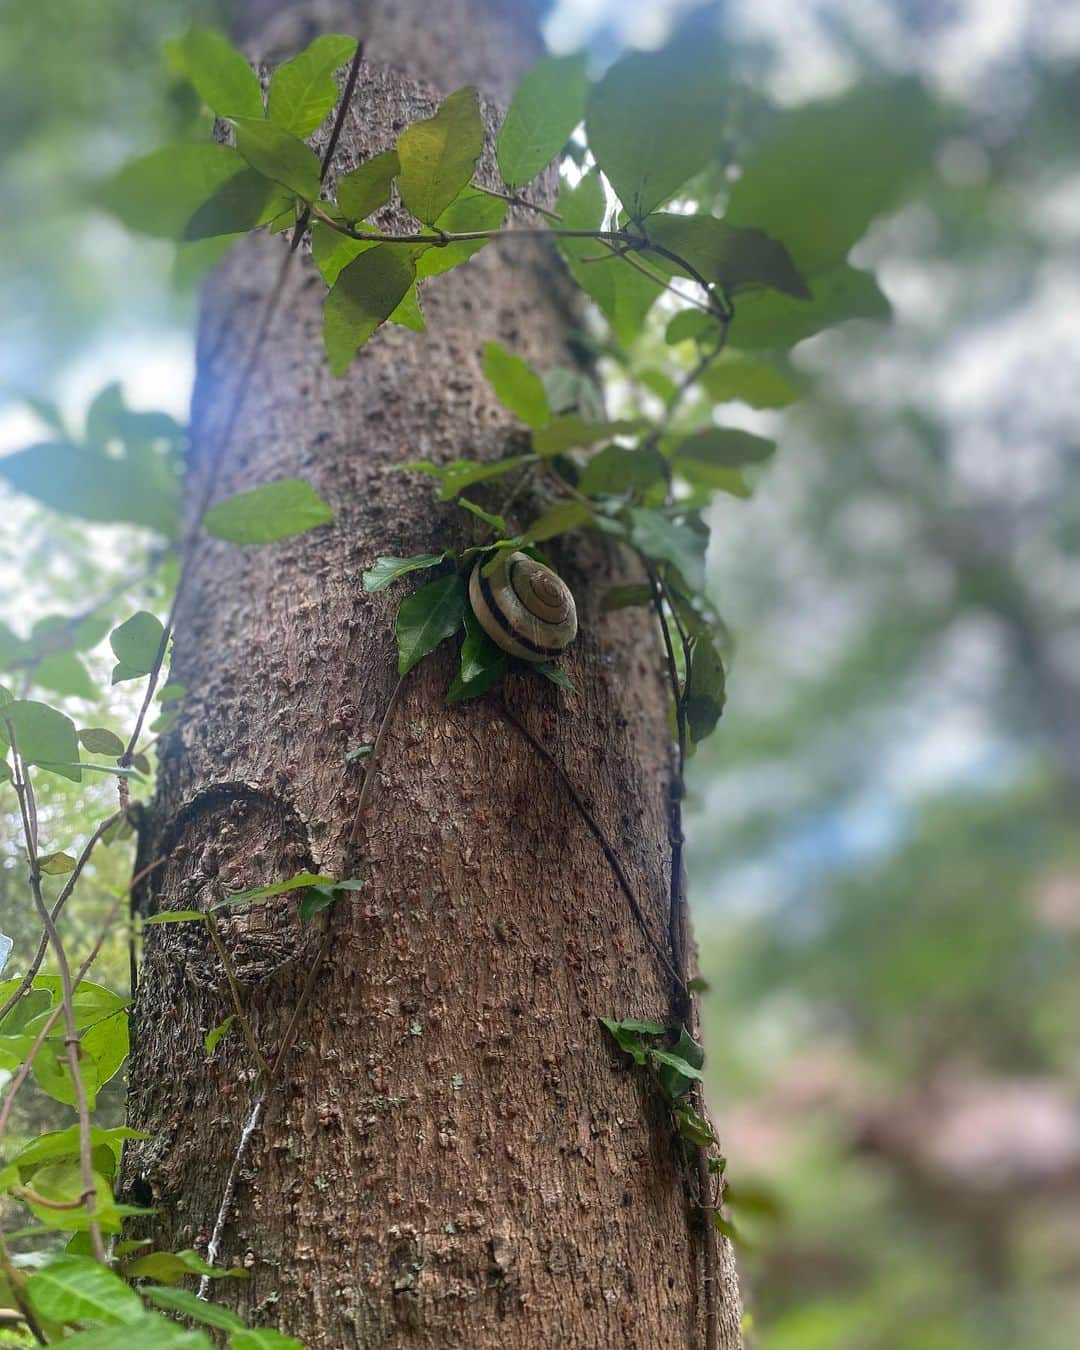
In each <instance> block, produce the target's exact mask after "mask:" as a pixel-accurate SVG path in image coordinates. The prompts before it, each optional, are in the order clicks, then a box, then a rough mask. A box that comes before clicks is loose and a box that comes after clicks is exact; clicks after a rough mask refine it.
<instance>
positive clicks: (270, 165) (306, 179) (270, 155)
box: [231, 117, 321, 202]
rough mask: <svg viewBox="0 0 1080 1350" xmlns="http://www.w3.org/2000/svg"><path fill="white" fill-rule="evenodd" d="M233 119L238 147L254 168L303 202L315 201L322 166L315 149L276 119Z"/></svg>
mask: <svg viewBox="0 0 1080 1350" xmlns="http://www.w3.org/2000/svg"><path fill="white" fill-rule="evenodd" d="M231 120H232V124H233V126H234V127H235V128H236V148H237V150H239V152H240V154H241V155H243V157H244V159H246V160H247V162H248V163H249V164H250V165H251V167H252V168H253V169H255V170H256V171H257V172H258V173H261V174H262V175H263V177H264V178H272V179H273V180H274V182H275V183H280V184H281V185H282V187H287V188H288V189H289V190H290V192H295V193H296V195H297V196H298V197H303V199H304V201H306V202H313V201H315V199H316V198H317V197H318V195H319V175H320V172H321V166H320V164H319V157H318V155H316V154H315V152H314V150H312V149H311V148H310V147H309V146H306V145H305V144H304V142H303V141H301V140H298V139H297V138H296V137H295V136H290V134H289V133H288V132H287V131H282V129H281V127H279V126H275V125H274V123H273V122H265V121H263V120H262V119H261V118H254V117H234V118H232V119H231Z"/></svg>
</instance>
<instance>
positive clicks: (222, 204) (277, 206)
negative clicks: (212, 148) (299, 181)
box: [183, 168, 293, 240]
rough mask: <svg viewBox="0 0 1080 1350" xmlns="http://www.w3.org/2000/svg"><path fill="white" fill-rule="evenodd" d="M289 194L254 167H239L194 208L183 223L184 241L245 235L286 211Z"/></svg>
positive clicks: (291, 199)
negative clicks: (236, 171) (189, 216)
mask: <svg viewBox="0 0 1080 1350" xmlns="http://www.w3.org/2000/svg"><path fill="white" fill-rule="evenodd" d="M292 201H293V196H292V193H291V192H289V191H288V189H287V188H283V187H282V186H281V185H280V183H275V182H273V181H272V180H271V179H269V178H266V177H264V176H263V175H262V174H261V173H259V172H258V171H257V170H256V169H248V168H244V169H241V170H240V172H239V173H236V174H233V176H232V177H231V178H227V179H226V180H225V182H224V183H222V184H221V186H220V187H219V188H217V189H215V191H214V192H213V193H212V194H211V195H210V196H209V197H208V198H207V200H206V201H205V202H203V203H202V205H201V206H200V207H199V208H198V210H196V211H194V212H193V213H192V215H191V218H190V219H189V220H188V222H187V224H186V225H185V226H184V236H183V237H184V238H185V239H186V240H196V239H213V238H216V237H218V236H221V235H230V234H246V233H247V232H248V231H249V230H254V229H257V228H258V227H259V226H260V225H265V224H267V223H268V222H269V221H271V220H274V219H276V218H277V217H278V216H280V215H281V213H282V212H283V211H286V210H288V208H289V207H290V206H291V204H292Z"/></svg>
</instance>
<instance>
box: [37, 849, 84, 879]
mask: <svg viewBox="0 0 1080 1350" xmlns="http://www.w3.org/2000/svg"><path fill="white" fill-rule="evenodd" d="M37 865H38V871H39V872H44V873H45V875H46V876H47V877H62V876H65V875H66V874H67V873H68V872H74V871H75V859H74V858H73V857H72V856H71V854H70V853H44V854H42V856H41V857H40V858H38V860H37Z"/></svg>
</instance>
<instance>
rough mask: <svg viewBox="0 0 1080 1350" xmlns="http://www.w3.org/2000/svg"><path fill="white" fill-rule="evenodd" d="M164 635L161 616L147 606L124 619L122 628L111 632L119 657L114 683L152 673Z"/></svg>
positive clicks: (110, 639) (112, 642) (110, 636)
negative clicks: (152, 612)
mask: <svg viewBox="0 0 1080 1350" xmlns="http://www.w3.org/2000/svg"><path fill="white" fill-rule="evenodd" d="M164 636H165V629H164V628H163V627H162V623H161V620H160V619H159V618H158V617H157V615H155V614H151V613H150V612H149V611H148V610H145V609H140V610H139V612H138V613H137V614H133V615H132V616H131V618H130V619H125V620H124V622H123V623H122V624H121V625H120V627H119V628H114V629H113V631H112V632H111V633H110V634H109V646H110V647H111V648H112V650H113V655H114V656H115V657H116V665H115V666H113V672H112V682H113V684H119V683H120V682H121V681H122V680H137V679H139V678H140V677H141V676H143V675H149V673H150V671H151V670H153V668H154V665H155V663H156V662H157V658H158V652H159V650H160V648H161V640H162V638H163V637H164Z"/></svg>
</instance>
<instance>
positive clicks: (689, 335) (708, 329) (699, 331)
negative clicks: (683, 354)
mask: <svg viewBox="0 0 1080 1350" xmlns="http://www.w3.org/2000/svg"><path fill="white" fill-rule="evenodd" d="M691 340H692V341H694V342H711V343H712V344H713V345H717V344H719V341H720V326H719V324H718V322H717V320H716V317H715V316H714V315H712V314H706V313H705V312H704V311H703V310H700V309H680V310H679V312H678V314H676V315H675V317H674V318H673V319H671V321H670V322H669V323H668V326H667V328H666V329H665V330H664V341H665V342H666V343H667V344H668V346H669V347H674V346H675V345H676V343H679V342H688V341H691Z"/></svg>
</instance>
